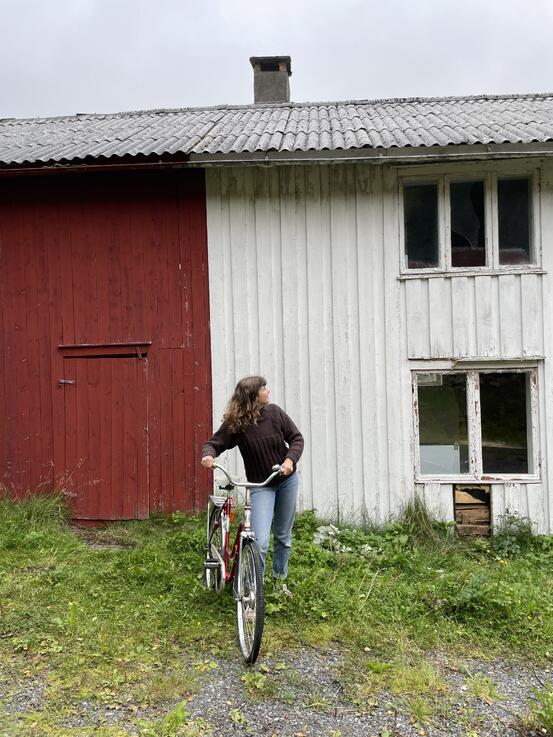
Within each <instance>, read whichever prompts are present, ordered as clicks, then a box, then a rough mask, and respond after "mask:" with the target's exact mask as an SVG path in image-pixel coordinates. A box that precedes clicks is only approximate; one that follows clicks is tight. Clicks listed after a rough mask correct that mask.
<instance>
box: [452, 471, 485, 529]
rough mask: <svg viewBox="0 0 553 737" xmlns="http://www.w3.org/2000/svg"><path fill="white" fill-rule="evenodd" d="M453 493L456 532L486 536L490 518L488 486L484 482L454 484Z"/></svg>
mask: <svg viewBox="0 0 553 737" xmlns="http://www.w3.org/2000/svg"><path fill="white" fill-rule="evenodd" d="M453 495H454V497H453V503H454V508H455V529H456V530H457V533H458V534H459V535H464V536H479V537H488V536H489V534H490V531H491V519H492V516H491V493H490V487H489V486H487V485H485V484H484V485H482V484H455V485H454V487H453Z"/></svg>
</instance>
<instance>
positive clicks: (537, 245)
mask: <svg viewBox="0 0 553 737" xmlns="http://www.w3.org/2000/svg"><path fill="white" fill-rule="evenodd" d="M525 177H527V178H528V179H529V180H530V213H529V214H530V261H529V263H527V264H500V263H499V216H498V197H497V180H498V179H510V178H512V179H522V178H525ZM398 181H399V208H398V210H399V238H400V259H401V263H400V274H401V276H405V277H410V276H413V277H420V276H431V275H436V274H448V275H454V274H458V275H462V276H467V275H471V274H486V273H499V274H504V273H511V274H512V273H520V272H532V271H534V272H535V271H539V272H541V239H540V227H539V223H540V220H541V218H540V207H541V206H540V190H541V184H540V182H541V171H540V169H539V168H538V167H537V166H535V165H530V164H528V163H525V162H524V163H520V162H508V163H505V162H496V163H495V164H489V163H482V164H479V165H478V167H476V165H474V164H473V165H470V166H469V165H466V166H458V167H457V168H455V169H451V167H449V168H446V167H444V165H441V166H439V167H432V170H431V171H429V167H426V169H424V170H419V172H418V173H416V172H413V170H409V171H405V170H400V171H399V179H398ZM462 181H483V182H484V212H485V229H486V230H485V247H486V265H485V266H452V265H451V208H450V196H449V192H450V189H449V185H450V184H451V183H452V182H462ZM432 183H434V184H437V189H438V253H439V263H438V266H432V267H429V268H409V267H408V265H407V264H408V262H407V253H406V243H405V218H404V204H403V203H404V198H403V190H404V187H405V186H407V185H413V184H432Z"/></svg>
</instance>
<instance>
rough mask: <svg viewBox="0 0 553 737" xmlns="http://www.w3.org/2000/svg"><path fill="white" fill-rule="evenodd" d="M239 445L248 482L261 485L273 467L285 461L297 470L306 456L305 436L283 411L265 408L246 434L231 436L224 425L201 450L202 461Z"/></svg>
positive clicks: (270, 405)
mask: <svg viewBox="0 0 553 737" xmlns="http://www.w3.org/2000/svg"><path fill="white" fill-rule="evenodd" d="M236 445H237V446H238V448H239V450H240V453H241V454H242V458H243V459H244V466H245V468H246V476H247V477H248V481H253V482H254V483H260V482H261V481H265V479H266V478H267V477H268V476H269V475H270V474H271V469H272V467H273V466H274V465H276V464H277V463H278V464H279V465H280V464H281V463H282V462H283V461H284V460H285V459H286V458H290V460H291V461H292V462H293V464H294V471H295V470H296V463H297V462H298V461H299V459H300V456H301V454H302V452H303V436H302V434H301V433H300V431H299V430H298V428H297V427H296V426H295V425H294V423H293V422H292V420H291V419H290V418H289V417H288V415H287V414H286V412H285V411H284V410H283V409H281V408H280V407H279V406H278V405H276V404H266V405H265V406H264V407H263V408H262V409H261V415H260V417H259V419H258V421H257V424H256V425H250V426H249V427H248V429H247V430H246V431H245V432H241V433H231V432H229V430H228V428H227V426H226V424H225V423H224V422H223V424H222V425H221V427H220V428H219V429H218V430H217V432H216V433H215V434H214V435H213V437H212V438H210V440H208V441H207V443H206V444H205V445H204V447H203V448H202V458H203V457H204V456H207V455H211V456H214V457H216V456H218V455H219V454H220V453H222V452H223V451H225V450H230V448H234V447H235V446H236Z"/></svg>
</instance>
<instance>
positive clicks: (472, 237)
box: [449, 182, 486, 266]
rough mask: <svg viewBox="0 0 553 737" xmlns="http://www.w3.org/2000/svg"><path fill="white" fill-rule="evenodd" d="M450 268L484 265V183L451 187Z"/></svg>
mask: <svg viewBox="0 0 553 737" xmlns="http://www.w3.org/2000/svg"><path fill="white" fill-rule="evenodd" d="M449 193H450V205H451V265H452V266H485V265H486V237H485V223H484V182H454V183H452V184H451V185H450V189H449Z"/></svg>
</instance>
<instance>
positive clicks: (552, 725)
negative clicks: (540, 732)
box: [530, 683, 553, 734]
mask: <svg viewBox="0 0 553 737" xmlns="http://www.w3.org/2000/svg"><path fill="white" fill-rule="evenodd" d="M534 697H535V701H533V702H531V703H530V712H531V714H532V717H533V718H534V720H535V722H536V726H538V727H540V728H541V729H545V730H546V731H547V733H548V734H553V684H551V683H548V684H547V686H546V687H545V688H544V689H543V690H541V691H539V690H535V691H534Z"/></svg>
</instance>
